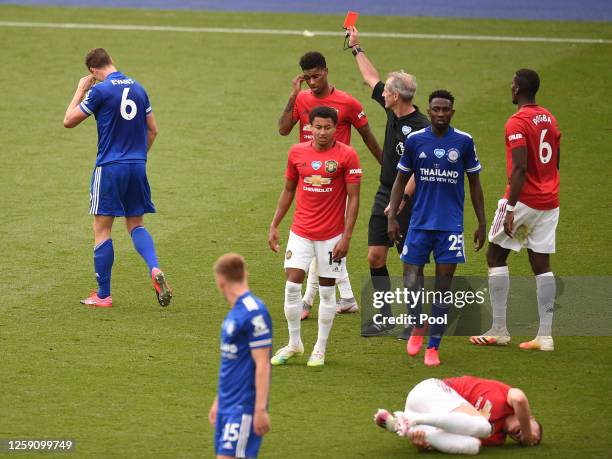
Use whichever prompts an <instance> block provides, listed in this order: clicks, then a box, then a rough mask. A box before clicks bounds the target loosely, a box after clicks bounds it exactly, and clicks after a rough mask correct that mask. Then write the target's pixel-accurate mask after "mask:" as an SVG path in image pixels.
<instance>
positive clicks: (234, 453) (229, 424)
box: [215, 412, 262, 458]
mask: <svg viewBox="0 0 612 459" xmlns="http://www.w3.org/2000/svg"><path fill="white" fill-rule="evenodd" d="M261 438H262V437H260V436H259V435H256V434H255V432H253V414H252V413H242V412H238V413H231V414H230V413H227V414H222V413H217V423H216V428H215V451H216V453H217V455H218V456H230V457H236V458H245V457H249V458H251V457H257V454H258V453H259V447H260V446H261Z"/></svg>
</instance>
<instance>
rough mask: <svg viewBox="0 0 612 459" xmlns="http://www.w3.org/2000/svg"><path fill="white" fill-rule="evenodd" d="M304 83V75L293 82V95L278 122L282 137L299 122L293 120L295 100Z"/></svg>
mask: <svg viewBox="0 0 612 459" xmlns="http://www.w3.org/2000/svg"><path fill="white" fill-rule="evenodd" d="M303 81H304V75H302V74H300V75H298V76H296V77H295V78H294V79H293V81H292V82H291V95H290V96H289V100H288V101H287V105H285V109H284V110H283V113H281V117H280V119H279V120H278V132H279V134H280V135H288V134H289V133H290V132H291V129H293V126H294V125H295V123H296V122H297V120H294V119H293V107H294V106H295V100H296V99H297V96H298V94H299V93H300V90H301V89H302V82H303Z"/></svg>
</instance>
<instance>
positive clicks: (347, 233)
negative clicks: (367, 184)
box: [342, 183, 360, 239]
mask: <svg viewBox="0 0 612 459" xmlns="http://www.w3.org/2000/svg"><path fill="white" fill-rule="evenodd" d="M359 190H360V185H359V183H347V184H346V193H347V195H348V203H347V205H346V222H345V225H344V233H342V237H344V238H347V239H350V238H351V237H353V230H354V229H355V223H357V215H359Z"/></svg>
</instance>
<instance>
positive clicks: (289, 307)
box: [268, 107, 361, 366]
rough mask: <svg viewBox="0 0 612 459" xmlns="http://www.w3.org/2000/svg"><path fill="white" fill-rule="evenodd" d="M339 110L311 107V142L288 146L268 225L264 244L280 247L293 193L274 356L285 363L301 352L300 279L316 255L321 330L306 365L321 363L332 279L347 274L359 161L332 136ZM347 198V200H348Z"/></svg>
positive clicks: (330, 317)
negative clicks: (284, 337)
mask: <svg viewBox="0 0 612 459" xmlns="http://www.w3.org/2000/svg"><path fill="white" fill-rule="evenodd" d="M337 122H338V114H337V112H336V110H334V109H333V108H330V107H317V108H315V109H313V110H312V111H311V112H310V124H311V126H312V133H313V140H312V142H304V143H299V144H296V145H293V146H292V147H291V149H290V150H289V159H288V160H287V170H286V172H285V188H284V189H283V191H282V193H281V196H280V199H279V201H278V205H277V207H276V212H275V213H274V218H273V219H272V223H271V225H270V232H269V234H268V244H269V245H270V248H271V249H272V250H273V251H274V252H278V251H279V249H280V243H279V234H278V225H280V223H281V221H282V219H283V217H284V216H285V214H286V213H287V211H288V210H289V208H290V207H291V203H292V202H293V198H294V196H296V194H297V197H296V207H295V213H294V216H293V224H292V225H291V231H290V233H289V240H288V242H287V250H286V252H285V272H286V274H287V283H286V285H285V317H286V318H287V324H288V327H289V344H288V345H287V346H285V347H283V348H282V349H280V350H279V351H278V352H277V353H276V354H275V355H274V357H273V358H272V364H273V365H283V364H285V363H287V361H288V360H289V359H290V358H291V357H293V356H295V355H297V354H302V353H303V352H304V345H303V344H302V339H301V337H300V314H301V309H302V307H301V293H302V283H303V282H304V277H305V275H306V271H307V270H308V267H309V265H310V262H311V261H312V259H313V258H314V259H316V260H317V265H318V273H319V283H320V285H321V287H320V292H319V294H320V298H321V302H320V305H319V334H318V338H317V342H316V344H315V346H314V350H313V351H312V354H311V355H310V358H309V359H308V366H322V365H323V364H324V362H325V349H326V346H327V339H328V337H329V332H330V331H331V327H332V324H333V321H334V316H335V314H336V291H335V283H336V279H340V278H342V277H344V276H345V275H346V258H345V257H346V254H347V253H348V250H349V245H350V241H351V236H352V235H353V228H354V227H355V222H356V221H357V212H358V210H359V184H360V181H361V166H360V165H359V158H358V157H357V152H356V151H355V150H354V149H353V148H352V147H350V146H348V145H346V144H343V143H341V142H338V141H336V140H334V134H335V130H336V123H337ZM347 198H348V201H347Z"/></svg>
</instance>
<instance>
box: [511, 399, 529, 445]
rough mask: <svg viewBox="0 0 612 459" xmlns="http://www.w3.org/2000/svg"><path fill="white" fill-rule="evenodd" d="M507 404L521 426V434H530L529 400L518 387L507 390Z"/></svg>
mask: <svg viewBox="0 0 612 459" xmlns="http://www.w3.org/2000/svg"><path fill="white" fill-rule="evenodd" d="M508 404H509V405H510V406H512V408H513V409H514V414H515V415H516V419H517V420H518V422H519V424H520V426H521V435H522V436H524V435H527V436H528V437H530V436H531V421H530V419H531V407H530V406H529V400H528V399H527V396H526V395H525V394H524V392H523V391H522V390H520V389H516V388H514V387H513V388H512V389H510V390H509V391H508Z"/></svg>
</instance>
